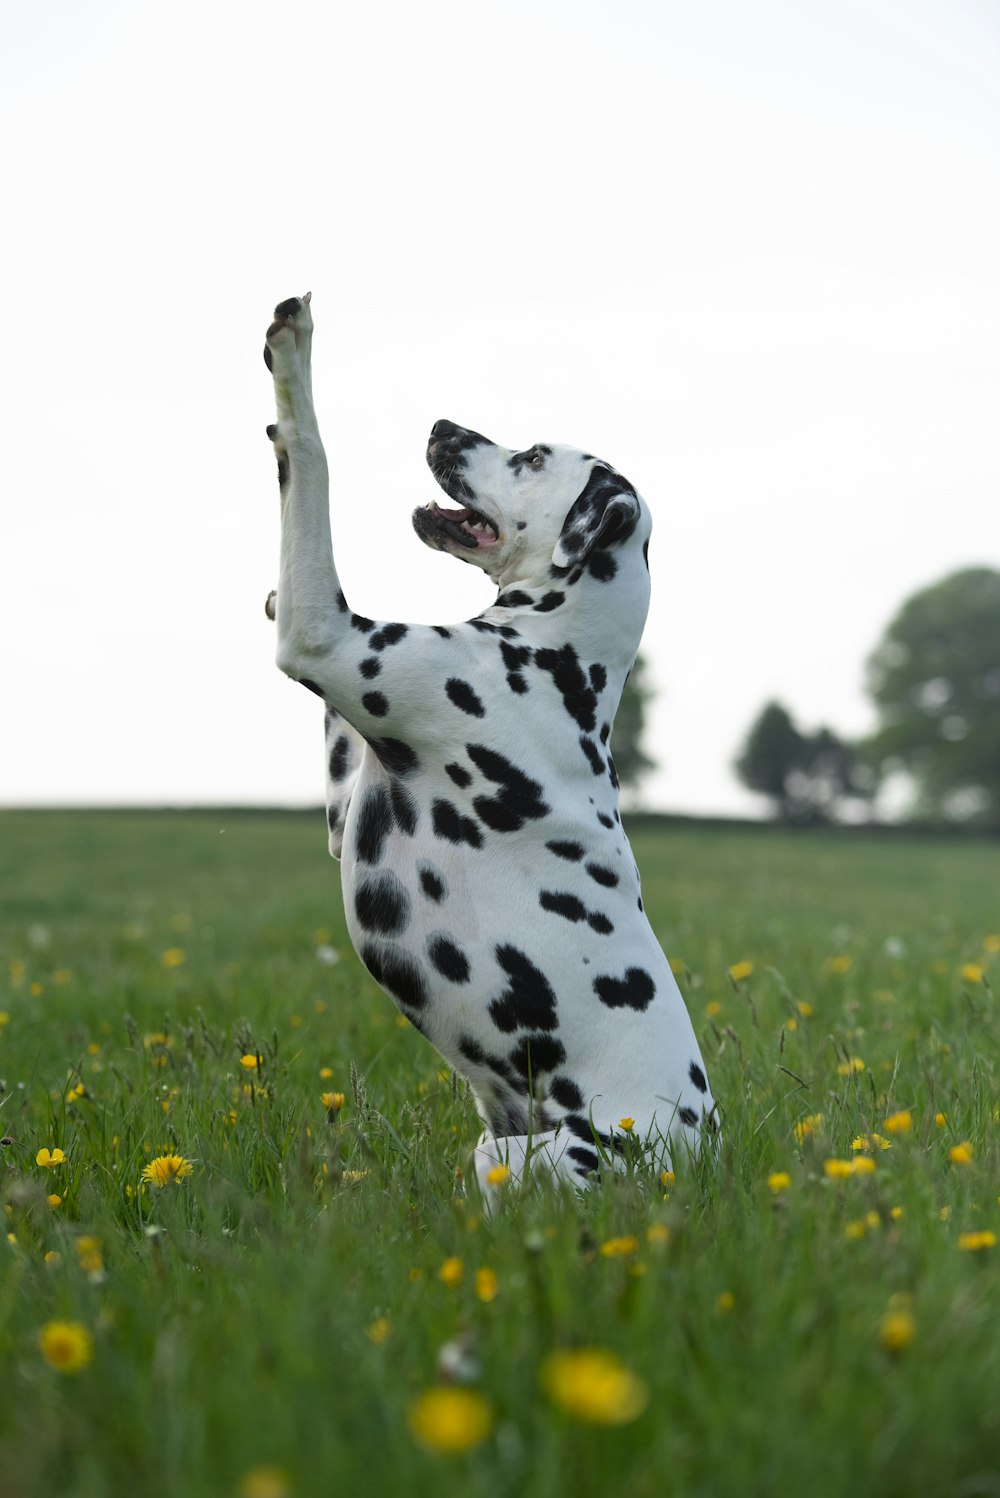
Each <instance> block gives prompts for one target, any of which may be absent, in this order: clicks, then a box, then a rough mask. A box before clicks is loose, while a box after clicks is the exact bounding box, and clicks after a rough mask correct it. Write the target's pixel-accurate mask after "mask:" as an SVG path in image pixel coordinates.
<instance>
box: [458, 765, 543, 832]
mask: <svg viewBox="0 0 1000 1498" xmlns="http://www.w3.org/2000/svg"><path fill="white" fill-rule="evenodd" d="M465 752H466V753H467V754H468V756H469V758H470V759H471V760H472V763H473V764H474V765H475V766H476V768H477V770H479V771H480V772H481V773H482V774H483V775H485V776H486V779H487V780H492V781H493V782H494V784H496V785H499V786H500V790H499V791H498V792H497V794H496V795H495V796H477V797H476V799H475V800H474V801H473V803H472V804H473V807H474V808H475V811H476V815H477V816H478V817H479V818H480V820H481V821H483V822H485V823H486V825H487V827H491V828H492V829H493V831H494V832H516V831H518V829H519V828H521V827H523V826H524V824H525V822H527V821H534V820H537V819H538V818H540V817H544V816H546V815H547V814H548V811H549V808H548V806H547V805H546V803H545V802H544V801H543V800H542V788H541V786H540V785H539V783H538V781H537V780H532V779H531V777H530V775H525V773H524V771H523V770H519V769H518V767H517V765H515V764H513V763H512V762H511V761H510V760H509V759H507V757H506V756H505V755H503V754H498V753H497V751H496V750H495V749H487V748H486V747H485V745H483V744H466V746H465Z"/></svg>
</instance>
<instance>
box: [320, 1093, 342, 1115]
mask: <svg viewBox="0 0 1000 1498" xmlns="http://www.w3.org/2000/svg"><path fill="white" fill-rule="evenodd" d="M322 1101H323V1107H324V1108H325V1109H326V1111H327V1113H329V1114H335V1113H339V1112H340V1110H341V1108H342V1107H343V1106H344V1094H343V1093H342V1092H324V1093H323V1099H322Z"/></svg>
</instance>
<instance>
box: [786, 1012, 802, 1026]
mask: <svg viewBox="0 0 1000 1498" xmlns="http://www.w3.org/2000/svg"><path fill="white" fill-rule="evenodd" d="M798 1028H799V1022H798V1020H797V1019H796V1018H795V1015H794V1014H793V1015H792V1017H791V1018H790V1019H786V1020H785V1029H786V1030H797V1029H798Z"/></svg>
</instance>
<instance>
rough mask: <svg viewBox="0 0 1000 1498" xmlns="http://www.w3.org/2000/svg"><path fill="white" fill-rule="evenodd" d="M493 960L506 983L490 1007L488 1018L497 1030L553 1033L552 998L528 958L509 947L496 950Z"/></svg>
mask: <svg viewBox="0 0 1000 1498" xmlns="http://www.w3.org/2000/svg"><path fill="white" fill-rule="evenodd" d="M496 959H497V962H498V963H499V964H500V966H501V967H502V968H503V970H504V972H505V973H506V974H507V977H508V978H509V979H510V982H509V983H508V985H507V987H506V988H505V989H504V991H503V993H502V994H501V995H500V997H499V998H498V999H494V1000H493V1002H492V1004H491V1005H490V1018H491V1019H492V1021H493V1023H494V1024H495V1025H496V1027H497V1029H498V1030H503V1031H505V1032H507V1033H509V1032H510V1031H511V1030H519V1029H520V1030H554V1029H555V1028H556V996H555V994H554V993H553V991H552V988H551V985H550V984H549V981H548V979H547V978H546V976H545V974H544V973H543V972H541V971H540V970H539V969H538V968H537V967H536V966H535V964H534V963H533V962H532V961H531V959H530V957H528V956H526V954H525V953H524V952H521V951H519V950H518V948H517V947H513V946H508V945H505V946H500V947H497V949H496Z"/></svg>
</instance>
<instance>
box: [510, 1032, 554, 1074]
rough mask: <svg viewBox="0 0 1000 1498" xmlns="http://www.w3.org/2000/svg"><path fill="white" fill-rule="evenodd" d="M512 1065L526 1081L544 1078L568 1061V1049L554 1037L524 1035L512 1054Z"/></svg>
mask: <svg viewBox="0 0 1000 1498" xmlns="http://www.w3.org/2000/svg"><path fill="white" fill-rule="evenodd" d="M510 1060H511V1065H512V1066H513V1067H514V1069H515V1071H517V1072H518V1074H519V1075H520V1076H522V1077H524V1078H525V1079H527V1078H528V1077H531V1079H532V1081H534V1079H535V1078H536V1077H540V1076H543V1075H544V1074H545V1073H546V1072H550V1071H553V1070H554V1069H555V1068H556V1067H557V1066H561V1065H562V1063H563V1062H564V1061H565V1060H566V1047H565V1046H564V1045H563V1043H562V1041H561V1040H557V1039H556V1038H555V1036H554V1035H522V1036H521V1038H520V1040H519V1041H518V1042H517V1045H516V1046H515V1047H514V1049H513V1050H512V1051H511V1053H510Z"/></svg>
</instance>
